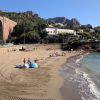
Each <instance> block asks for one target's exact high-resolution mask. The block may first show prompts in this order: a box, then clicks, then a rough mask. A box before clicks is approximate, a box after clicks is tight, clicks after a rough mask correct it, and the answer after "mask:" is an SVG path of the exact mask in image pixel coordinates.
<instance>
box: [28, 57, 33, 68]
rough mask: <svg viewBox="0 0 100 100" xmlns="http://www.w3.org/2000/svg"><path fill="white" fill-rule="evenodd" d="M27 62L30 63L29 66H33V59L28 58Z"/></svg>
mask: <svg viewBox="0 0 100 100" xmlns="http://www.w3.org/2000/svg"><path fill="white" fill-rule="evenodd" d="M27 63H28V65H29V67H30V68H31V65H32V62H31V59H30V58H28V61H27Z"/></svg>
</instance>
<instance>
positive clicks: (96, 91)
mask: <svg viewBox="0 0 100 100" xmlns="http://www.w3.org/2000/svg"><path fill="white" fill-rule="evenodd" d="M80 67H81V68H82V71H83V77H84V78H85V79H86V80H87V82H88V87H89V89H90V92H91V94H93V95H94V98H93V97H92V98H91V99H93V100H100V53H91V54H89V55H87V56H85V57H83V59H82V60H81V61H80ZM76 72H77V71H76Z"/></svg>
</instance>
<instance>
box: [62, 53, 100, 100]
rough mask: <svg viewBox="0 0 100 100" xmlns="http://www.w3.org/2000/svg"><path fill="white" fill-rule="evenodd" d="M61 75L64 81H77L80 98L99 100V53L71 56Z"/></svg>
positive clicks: (82, 99)
mask: <svg viewBox="0 0 100 100" xmlns="http://www.w3.org/2000/svg"><path fill="white" fill-rule="evenodd" d="M62 75H63V77H64V79H65V83H66V82H67V81H70V82H73V83H77V89H78V92H79V95H80V96H81V99H80V100H100V53H90V54H88V55H85V56H84V55H80V56H77V57H71V58H70V59H69V60H68V61H67V62H66V64H65V65H64V67H63V69H62Z"/></svg>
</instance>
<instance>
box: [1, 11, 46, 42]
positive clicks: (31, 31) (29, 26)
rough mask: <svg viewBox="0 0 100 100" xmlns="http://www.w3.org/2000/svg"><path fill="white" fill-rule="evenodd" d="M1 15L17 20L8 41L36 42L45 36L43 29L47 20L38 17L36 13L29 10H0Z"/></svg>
mask: <svg viewBox="0 0 100 100" xmlns="http://www.w3.org/2000/svg"><path fill="white" fill-rule="evenodd" d="M0 15H1V16H6V17H8V18H10V19H11V20H14V21H16V22H17V25H16V26H15V28H14V31H13V33H12V34H11V35H10V36H9V39H8V41H10V42H14V43H24V41H25V43H37V42H40V41H41V40H42V39H44V38H45V37H46V36H47V33H46V31H44V29H45V28H46V27H47V22H46V21H45V20H44V19H42V18H40V17H39V16H38V14H34V13H33V12H31V11H27V12H23V13H15V12H0Z"/></svg>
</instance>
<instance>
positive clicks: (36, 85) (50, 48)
mask: <svg viewBox="0 0 100 100" xmlns="http://www.w3.org/2000/svg"><path fill="white" fill-rule="evenodd" d="M25 47H26V48H27V50H26V51H19V49H21V48H22V46H21V45H20V46H15V47H7V48H0V56H1V57H0V90H1V91H0V98H1V99H0V100H19V99H22V100H24V99H25V98H26V99H25V100H29V99H33V100H34V99H39V100H64V98H63V95H62V93H61V87H62V86H63V84H64V78H63V75H61V71H60V70H61V68H62V67H63V66H64V64H65V63H66V61H67V59H68V58H70V57H72V56H76V55H80V54H81V53H82V51H71V52H66V51H64V52H65V54H66V55H64V56H61V54H62V50H61V49H60V46H59V45H39V46H38V45H25ZM52 52H57V53H58V54H60V56H56V57H50V53H52ZM24 58H26V59H28V58H30V59H31V60H35V59H37V63H38V64H39V68H36V69H18V68H15V67H16V65H17V64H23V59H24ZM64 86H65V85H64ZM69 86H70V85H69V82H67V83H66V87H69ZM71 86H73V87H71ZM71 86H70V88H66V92H65V93H66V95H68V96H71V94H72V93H73V91H71V90H72V89H74V90H75V93H76V94H75V93H74V94H73V97H76V98H75V99H74V100H81V99H80V95H78V94H77V89H76V86H75V84H74V85H71ZM64 91H65V90H64ZM64 91H63V93H64ZM69 93H70V95H69ZM76 95H77V96H76ZM64 97H65V96H64ZM71 97H72V96H71ZM68 98H69V97H68ZM68 98H67V97H66V100H72V99H68Z"/></svg>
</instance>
